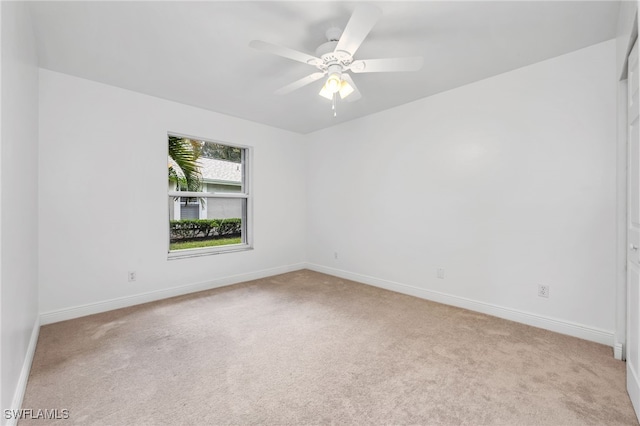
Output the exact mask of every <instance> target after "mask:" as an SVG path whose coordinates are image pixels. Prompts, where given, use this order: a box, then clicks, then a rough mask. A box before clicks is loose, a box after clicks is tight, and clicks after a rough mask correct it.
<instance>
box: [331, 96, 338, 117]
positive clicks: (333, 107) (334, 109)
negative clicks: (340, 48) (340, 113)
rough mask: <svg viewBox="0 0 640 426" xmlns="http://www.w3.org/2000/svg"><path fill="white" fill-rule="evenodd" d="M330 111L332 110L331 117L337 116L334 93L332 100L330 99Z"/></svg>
mask: <svg viewBox="0 0 640 426" xmlns="http://www.w3.org/2000/svg"><path fill="white" fill-rule="evenodd" d="M331 109H332V110H333V116H334V117H335V116H336V114H337V111H336V94H335V93H334V94H333V98H332V101H331Z"/></svg>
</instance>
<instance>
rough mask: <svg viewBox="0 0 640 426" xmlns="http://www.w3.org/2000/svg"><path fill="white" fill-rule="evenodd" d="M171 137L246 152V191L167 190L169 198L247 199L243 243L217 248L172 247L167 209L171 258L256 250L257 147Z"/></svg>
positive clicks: (183, 135)
mask: <svg viewBox="0 0 640 426" xmlns="http://www.w3.org/2000/svg"><path fill="white" fill-rule="evenodd" d="M169 136H173V137H177V138H186V139H192V140H196V141H203V142H210V143H214V144H218V145H224V146H229V147H232V148H238V149H240V150H241V152H242V162H241V163H240V164H242V189H243V192H193V191H170V190H169V191H167V198H168V199H171V198H175V197H195V198H205V199H207V200H208V199H210V198H218V199H241V200H242V199H243V200H245V204H244V209H243V212H242V227H243V233H242V240H243V241H242V243H240V244H229V245H224V246H214V247H201V248H193V249H183V250H171V248H170V247H171V230H170V227H169V226H168V224H169V221H170V214H169V210H168V209H167V211H166V216H165V219H166V220H165V223H166V224H167V226H166V227H165V229H166V233H167V234H166V235H167V239H166V241H167V247H166V249H167V259H168V260H173V259H183V258H191V257H200V256H210V255H216V254H222V253H235V252H240V251H246V250H252V249H253V196H252V191H251V188H252V181H251V176H252V173H251V165H252V163H253V162H252V160H253V147H251V146H247V145H241V144H235V143H233V144H231V143H228V142H223V141H218V140H213V139H208V138H202V137H196V136H189V135H185V134H183V133H177V132H167V140H168V139H169ZM166 146H167V156H168V154H169V147H168V144H167V145H166Z"/></svg>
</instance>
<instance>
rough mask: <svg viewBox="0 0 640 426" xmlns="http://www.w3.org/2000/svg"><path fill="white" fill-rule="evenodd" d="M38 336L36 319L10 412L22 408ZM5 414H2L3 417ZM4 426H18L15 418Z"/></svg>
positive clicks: (37, 319)
mask: <svg viewBox="0 0 640 426" xmlns="http://www.w3.org/2000/svg"><path fill="white" fill-rule="evenodd" d="M39 334H40V319H39V318H36V321H35V323H34V324H33V330H32V331H31V338H30V339H29V346H28V347H27V352H26V354H25V356H24V362H23V363H22V370H20V377H19V378H18V383H17V385H16V390H15V392H14V394H13V401H12V402H11V410H12V411H11V412H12V413H16V412H18V411H19V410H20V409H21V408H22V401H23V399H24V393H25V391H26V390H27V382H28V381H29V373H30V372H31V364H32V363H33V355H34V354H35V353H36V345H37V344H38V335H39ZM4 415H5V413H4V412H3V417H4ZM5 424H6V426H15V425H17V424H18V419H17V417H13V416H12V418H10V419H7V422H6V423H5Z"/></svg>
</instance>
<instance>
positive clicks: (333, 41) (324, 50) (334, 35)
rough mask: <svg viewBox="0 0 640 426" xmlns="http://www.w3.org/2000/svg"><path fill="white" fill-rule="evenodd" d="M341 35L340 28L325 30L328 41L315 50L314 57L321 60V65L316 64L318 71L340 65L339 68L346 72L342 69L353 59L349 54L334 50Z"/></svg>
mask: <svg viewBox="0 0 640 426" xmlns="http://www.w3.org/2000/svg"><path fill="white" fill-rule="evenodd" d="M341 35H342V30H341V29H340V28H337V27H331V28H329V29H328V30H327V32H326V36H327V39H328V40H329V41H327V42H325V43H322V44H321V45H320V46H318V48H317V49H316V56H317V57H319V58H322V64H316V66H317V67H318V69H320V70H322V71H325V70H328V69H329V67H330V66H331V65H340V66H341V68H342V69H343V70H344V71H346V69H344V68H346V67H348V66H349V65H350V64H351V62H353V57H352V56H351V54H350V53H349V52H345V51H342V50H336V47H337V46H338V41H339V40H340V36H341Z"/></svg>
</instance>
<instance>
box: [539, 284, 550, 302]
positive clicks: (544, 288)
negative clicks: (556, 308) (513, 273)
mask: <svg viewBox="0 0 640 426" xmlns="http://www.w3.org/2000/svg"><path fill="white" fill-rule="evenodd" d="M538 296H540V297H544V298H547V299H548V298H549V286H548V285H543V284H540V285H538Z"/></svg>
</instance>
